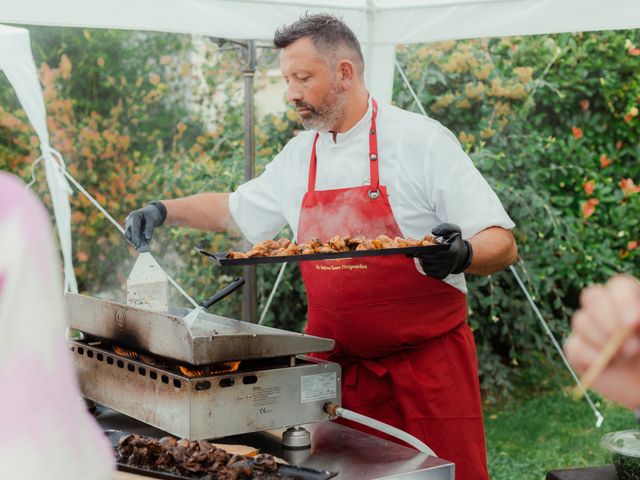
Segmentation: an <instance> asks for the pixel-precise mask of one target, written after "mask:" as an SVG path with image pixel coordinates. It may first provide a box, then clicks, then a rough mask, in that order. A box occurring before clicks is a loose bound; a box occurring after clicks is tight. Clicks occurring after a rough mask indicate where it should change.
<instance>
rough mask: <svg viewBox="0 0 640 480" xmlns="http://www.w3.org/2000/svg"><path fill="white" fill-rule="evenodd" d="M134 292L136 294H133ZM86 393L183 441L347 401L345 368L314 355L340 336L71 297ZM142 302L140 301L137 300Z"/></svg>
mask: <svg viewBox="0 0 640 480" xmlns="http://www.w3.org/2000/svg"><path fill="white" fill-rule="evenodd" d="M130 297H131V295H130ZM66 302H67V310H68V315H69V317H68V318H69V322H68V325H69V327H70V328H73V329H75V330H78V331H80V332H82V339H80V340H78V339H74V340H70V341H69V343H70V348H71V351H72V352H73V357H74V360H75V364H76V367H77V370H78V375H79V380H80V386H81V388H82V392H83V394H84V396H85V397H86V398H88V399H90V400H93V401H94V402H96V403H98V404H101V405H104V406H106V407H109V408H111V409H113V410H116V411H118V412H121V413H124V414H126V415H128V416H130V417H133V418H135V419H138V420H141V421H142V422H145V423H147V424H149V425H152V426H154V427H157V428H159V429H161V430H163V431H166V432H169V433H171V434H173V435H177V436H179V437H184V438H190V439H193V440H197V439H209V438H218V437H222V436H227V435H235V434H241V433H247V432H255V431H261V430H267V429H274V428H281V427H289V426H297V425H300V424H305V423H314V422H318V421H322V420H327V419H328V418H329V417H328V414H327V413H325V412H324V411H323V407H324V405H325V403H327V402H333V403H335V404H338V405H339V404H340V367H339V365H337V364H335V363H331V362H326V361H323V360H320V359H317V358H312V357H310V356H307V355H306V354H308V353H312V352H323V351H328V350H331V349H332V348H333V344H334V342H333V340H328V339H324V338H318V337H313V336H309V335H304V334H299V333H292V332H287V331H283V330H279V329H275V328H270V327H264V326H260V325H255V324H250V323H246V322H241V321H238V320H232V319H230V318H225V317H221V316H218V315H212V314H209V313H206V312H204V311H202V312H200V314H199V315H198V320H197V322H195V324H193V325H192V326H191V328H189V327H187V322H185V316H186V315H187V314H188V312H189V310H187V309H180V308H169V311H168V312H158V311H150V310H147V309H144V308H140V307H139V306H133V305H125V304H121V303H116V302H110V301H105V300H101V299H97V298H93V297H89V296H84V295H77V294H67V295H66ZM138 303H139V302H138Z"/></svg>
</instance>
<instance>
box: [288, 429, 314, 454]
mask: <svg viewBox="0 0 640 480" xmlns="http://www.w3.org/2000/svg"><path fill="white" fill-rule="evenodd" d="M282 446H283V447H284V448H291V449H295V450H297V449H304V448H309V447H311V434H310V433H309V431H308V430H305V429H304V428H302V427H300V426H299V425H296V426H295V427H290V428H287V429H286V430H285V432H284V433H283V434H282Z"/></svg>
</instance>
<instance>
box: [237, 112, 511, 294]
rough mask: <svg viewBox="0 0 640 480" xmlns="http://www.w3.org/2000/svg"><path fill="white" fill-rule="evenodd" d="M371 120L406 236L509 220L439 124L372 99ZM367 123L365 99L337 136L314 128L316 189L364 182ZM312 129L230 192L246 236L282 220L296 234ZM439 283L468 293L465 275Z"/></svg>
mask: <svg viewBox="0 0 640 480" xmlns="http://www.w3.org/2000/svg"><path fill="white" fill-rule="evenodd" d="M376 122H377V134H378V164H379V174H380V184H382V185H385V186H386V187H387V192H388V195H389V203H390V204H391V209H392V211H393V214H394V216H395V219H396V222H397V224H398V227H399V228H400V230H401V231H402V234H403V236H404V237H413V238H422V237H424V235H426V234H430V233H431V229H432V228H433V227H435V226H436V225H439V224H440V223H443V222H449V223H455V224H457V225H459V226H460V227H461V229H462V234H463V237H464V238H466V239H468V238H471V237H473V236H474V235H475V234H477V233H478V232H480V231H482V230H484V229H486V228H488V227H491V226H499V227H502V228H505V229H511V228H513V227H514V226H515V224H514V223H513V221H512V220H511V218H509V216H508V215H507V213H506V212H505V210H504V207H503V206H502V203H501V202H500V200H499V199H498V197H497V195H496V194H495V192H494V191H493V190H492V188H491V187H490V186H489V184H488V183H487V182H486V180H485V179H484V178H483V177H482V175H481V174H480V172H478V170H477V169H476V168H475V166H474V165H473V163H472V162H471V159H470V158H469V157H468V156H467V154H466V153H465V152H464V151H463V150H462V148H461V146H460V143H459V142H458V140H457V139H456V137H455V136H454V135H453V134H452V133H451V132H450V131H449V130H448V129H447V128H445V127H444V126H442V125H441V124H440V123H439V122H437V121H435V120H433V119H431V118H429V117H425V116H422V115H418V114H415V113H411V112H408V111H406V110H402V109H399V108H397V107H393V106H391V105H384V104H382V105H380V104H378V116H377V118H376ZM370 124H371V102H369V109H368V110H367V112H366V114H365V115H364V116H363V117H362V119H360V121H359V122H358V123H357V124H356V125H355V126H354V127H353V128H351V130H349V131H347V132H345V133H339V134H338V135H337V137H336V140H335V142H334V140H333V134H332V133H330V132H326V133H324V132H321V133H320V138H319V139H318V143H317V156H318V164H317V177H316V190H331V189H337V188H346V187H357V186H361V185H366V184H368V183H369V176H370V172H369V126H370ZM315 135H316V132H315V131H305V132H303V133H301V134H299V135H298V136H296V137H294V138H292V139H291V140H290V141H289V142H288V143H287V144H286V145H285V147H284V148H283V149H282V151H281V152H280V153H279V154H278V155H276V157H275V158H274V159H273V161H272V162H271V163H269V164H268V165H267V166H266V168H265V171H264V172H263V173H262V175H260V176H259V177H257V178H254V179H253V180H250V181H248V182H246V183H244V184H243V185H241V186H240V187H239V188H238V189H237V190H236V191H235V192H233V193H232V194H231V195H230V197H229V210H230V212H231V215H232V216H233V218H234V220H235V221H236V223H237V224H238V227H239V228H240V231H241V232H242V233H243V235H244V236H245V237H246V238H247V239H248V240H249V241H250V242H252V243H258V242H260V241H263V240H266V239H269V238H273V237H274V236H275V235H277V234H278V233H279V232H280V230H281V229H282V228H283V227H284V226H285V225H287V224H288V225H289V226H290V227H291V229H292V230H293V233H294V234H297V228H298V219H299V218H300V207H301V203H302V197H303V196H304V194H305V192H306V191H307V184H308V177H309V163H310V159H311V149H312V146H313V139H314V137H315ZM336 234H337V235H340V234H342V233H341V232H336ZM445 281H447V283H449V284H451V285H453V286H454V287H456V288H458V289H460V290H461V291H463V292H466V286H465V281H464V275H463V274H458V275H449V277H447V278H446V279H445Z"/></svg>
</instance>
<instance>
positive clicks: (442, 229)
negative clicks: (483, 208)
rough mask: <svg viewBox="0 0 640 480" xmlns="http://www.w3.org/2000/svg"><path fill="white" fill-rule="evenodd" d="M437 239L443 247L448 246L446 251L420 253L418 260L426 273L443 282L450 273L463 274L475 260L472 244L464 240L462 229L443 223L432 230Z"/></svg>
mask: <svg viewBox="0 0 640 480" xmlns="http://www.w3.org/2000/svg"><path fill="white" fill-rule="evenodd" d="M431 233H432V234H433V235H434V236H435V237H436V238H437V237H440V238H441V245H447V246H448V248H447V249H446V250H439V249H437V250H434V251H433V252H429V253H419V254H417V255H416V258H418V259H419V260H420V265H422V269H423V270H424V273H426V274H427V275H429V276H430V277H434V278H437V279H439V280H442V279H443V278H445V277H447V276H448V275H449V274H450V273H462V272H464V271H465V270H466V269H467V268H468V267H469V265H471V259H472V258H473V249H472V248H471V244H470V243H469V242H467V241H466V240H463V239H462V235H461V234H462V232H461V231H460V227H459V226H458V225H455V224H453V223H441V224H440V225H438V226H437V227H434V228H433V230H431Z"/></svg>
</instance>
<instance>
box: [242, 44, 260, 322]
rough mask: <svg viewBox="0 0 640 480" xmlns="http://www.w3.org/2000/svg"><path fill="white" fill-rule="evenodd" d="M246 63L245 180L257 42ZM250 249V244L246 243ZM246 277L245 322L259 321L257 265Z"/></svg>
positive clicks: (250, 157) (250, 172)
mask: <svg viewBox="0 0 640 480" xmlns="http://www.w3.org/2000/svg"><path fill="white" fill-rule="evenodd" d="M245 50H246V57H245V58H246V60H247V61H246V64H245V67H244V70H243V72H242V76H243V77H244V181H245V182H246V181H249V180H251V179H252V178H253V176H254V174H255V163H256V147H255V129H256V122H255V109H254V91H253V81H254V77H255V73H256V43H255V41H254V40H249V41H248V42H247V43H246V44H245ZM245 247H246V249H247V250H249V248H250V245H248V244H246V245H245ZM242 276H243V277H244V281H245V284H244V287H243V288H244V292H243V293H244V295H243V296H242V319H243V320H244V321H245V322H251V323H257V322H258V296H257V293H258V289H257V286H258V285H257V283H258V282H257V278H256V267H255V265H252V266H245V267H242Z"/></svg>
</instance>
